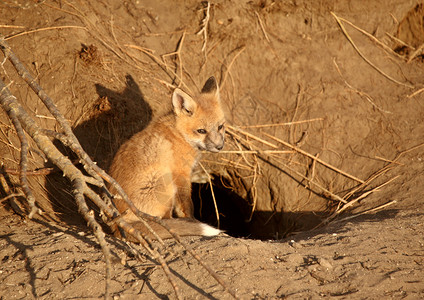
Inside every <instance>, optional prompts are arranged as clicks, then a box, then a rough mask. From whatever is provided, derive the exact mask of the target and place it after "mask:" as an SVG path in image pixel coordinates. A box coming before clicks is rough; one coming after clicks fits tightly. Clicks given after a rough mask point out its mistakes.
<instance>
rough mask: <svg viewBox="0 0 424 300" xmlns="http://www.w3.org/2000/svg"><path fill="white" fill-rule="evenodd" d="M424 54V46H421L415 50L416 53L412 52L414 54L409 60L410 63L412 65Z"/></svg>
mask: <svg viewBox="0 0 424 300" xmlns="http://www.w3.org/2000/svg"><path fill="white" fill-rule="evenodd" d="M423 52H424V44H422V45H421V46H419V47H418V48H417V50H415V51H414V52H412V54H411V55H410V56H409V58H408V63H410V62H411V61H412V60H413V59H414V58H416V57H417V56H419V55H421V54H423Z"/></svg>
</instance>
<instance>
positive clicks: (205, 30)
mask: <svg viewBox="0 0 424 300" xmlns="http://www.w3.org/2000/svg"><path fill="white" fill-rule="evenodd" d="M210 9H211V3H210V2H209V1H208V2H207V6H206V9H205V17H204V18H203V20H202V25H201V29H200V30H199V31H198V32H196V34H197V35H199V34H203V46H202V52H203V53H205V55H206V52H205V51H206V44H207V42H208V26H209V19H210Z"/></svg>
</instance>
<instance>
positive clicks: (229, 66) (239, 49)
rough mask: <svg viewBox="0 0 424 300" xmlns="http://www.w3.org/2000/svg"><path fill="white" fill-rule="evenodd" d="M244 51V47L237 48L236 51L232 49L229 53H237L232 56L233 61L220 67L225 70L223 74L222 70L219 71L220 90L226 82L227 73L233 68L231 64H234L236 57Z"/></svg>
mask: <svg viewBox="0 0 424 300" xmlns="http://www.w3.org/2000/svg"><path fill="white" fill-rule="evenodd" d="M245 49H246V47H244V46H243V47H237V48H236V49H234V50H233V51H231V52H234V51H237V50H238V52H237V53H236V54H235V55H234V57H233V59H232V60H231V62H230V64H229V65H228V66H227V65H226V64H225V63H224V64H222V66H223V67H224V69H225V72H223V71H222V70H223V69H221V80H220V82H219V86H220V88H221V89H222V88H223V87H224V85H225V82H226V80H227V77H228V74H229V72H230V70H231V67H232V66H233V64H234V62H235V60H236V59H237V57H238V56H239V55H240V54H241V53H242V52H243V51H244V50H245Z"/></svg>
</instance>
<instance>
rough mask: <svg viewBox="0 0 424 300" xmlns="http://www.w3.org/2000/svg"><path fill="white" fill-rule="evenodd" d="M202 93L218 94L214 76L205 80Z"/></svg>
mask: <svg viewBox="0 0 424 300" xmlns="http://www.w3.org/2000/svg"><path fill="white" fill-rule="evenodd" d="M202 93H205V94H219V87H218V83H217V82H216V79H215V77H214V76H212V77H210V78H209V79H208V80H206V82H205V85H204V86H203V88H202Z"/></svg>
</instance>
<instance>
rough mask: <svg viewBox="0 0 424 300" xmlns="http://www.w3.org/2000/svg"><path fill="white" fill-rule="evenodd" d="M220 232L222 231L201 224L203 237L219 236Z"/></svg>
mask: <svg viewBox="0 0 424 300" xmlns="http://www.w3.org/2000/svg"><path fill="white" fill-rule="evenodd" d="M221 232H222V230H219V229H217V228H215V227H212V226H209V225H208V224H202V235H204V236H214V235H218V234H220V233H221Z"/></svg>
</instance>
